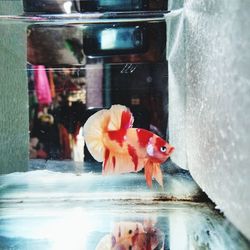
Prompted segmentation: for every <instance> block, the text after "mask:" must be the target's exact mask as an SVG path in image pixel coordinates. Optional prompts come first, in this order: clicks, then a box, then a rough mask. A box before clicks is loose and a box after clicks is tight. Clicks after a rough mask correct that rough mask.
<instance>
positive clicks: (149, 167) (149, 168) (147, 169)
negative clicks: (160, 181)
mask: <svg viewBox="0 0 250 250" xmlns="http://www.w3.org/2000/svg"><path fill="white" fill-rule="evenodd" d="M144 174H145V178H146V183H147V185H148V187H149V188H151V187H152V177H153V163H152V162H151V161H147V162H146V164H145V166H144Z"/></svg>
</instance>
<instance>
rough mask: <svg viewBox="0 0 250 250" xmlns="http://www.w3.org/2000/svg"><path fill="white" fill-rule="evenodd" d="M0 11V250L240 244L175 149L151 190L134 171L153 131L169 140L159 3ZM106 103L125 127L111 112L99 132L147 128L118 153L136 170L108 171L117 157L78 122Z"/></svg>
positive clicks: (151, 147)
mask: <svg viewBox="0 0 250 250" xmlns="http://www.w3.org/2000/svg"><path fill="white" fill-rule="evenodd" d="M0 7H2V10H1V12H0V13H1V15H0V30H1V31H2V38H0V50H1V55H2V62H1V63H0V64H1V66H2V69H1V70H0V71H1V72H2V79H1V84H2V86H1V90H2V94H3V98H2V100H1V101H0V102H1V114H2V117H3V120H2V122H1V123H2V126H1V129H2V131H1V136H0V139H1V151H0V152H1V157H2V159H1V160H0V164H1V174H2V175H1V176H0V249H20V250H26V249H29V250H33V249H34V250H38V249H43V250H45V249H60V250H62V249H70V250H73V249H86V250H92V249H93V250H95V249H96V250H111V249H112V250H115V249H116V250H166V249H171V250H175V249H176V250H182V249H183V250H186V249H249V248H250V244H249V241H248V240H247V239H246V238H245V237H244V236H243V235H242V234H241V233H240V232H239V231H238V230H237V229H236V228H235V227H234V226H233V225H232V224H231V223H230V222H229V221H228V220H227V219H226V218H225V217H224V216H223V215H222V214H221V213H220V212H219V211H218V210H217V209H216V208H215V204H214V203H213V202H212V201H211V200H210V199H209V198H208V197H207V195H206V194H205V193H204V192H203V191H202V190H201V189H200V187H199V186H198V185H197V184H196V183H195V181H194V180H193V178H192V176H191V175H190V173H189V172H188V171H187V170H184V169H182V168H181V167H180V166H177V165H176V164H175V163H174V162H173V161H171V158H170V157H169V156H170V153H171V154H172V153H173V154H174V151H173V152H172V151H171V152H170V151H169V155H168V156H167V158H166V159H165V158H164V159H165V160H166V161H165V162H160V163H161V167H160V169H161V170H160V173H161V175H160V177H159V175H157V174H154V173H151V175H150V179H151V178H152V177H154V178H152V183H149V182H148V179H147V178H148V177H147V173H146V170H145V168H144V165H147V164H146V162H145V161H143V163H142V165H141V168H140V169H137V168H136V166H137V165H136V164H138V166H139V164H140V158H138V157H137V156H136V155H137V153H138V151H140V150H142V149H141V148H143V147H144V148H145V149H144V151H145V152H146V153H147V154H148V157H151V158H153V157H155V155H154V152H155V150H156V146H155V144H153V142H152V143H151V142H150V140H151V139H152V138H153V134H154V135H155V137H154V138H158V137H159V138H162V140H164V141H165V140H166V141H168V140H169V129H168V124H169V119H171V117H169V112H168V110H169V109H168V106H169V97H168V93H169V88H168V83H169V77H168V61H167V43H168V39H169V37H168V32H167V31H168V22H169V20H171V17H172V16H173V14H172V12H171V11H170V10H168V1H164V0H129V1H128V0H124V1H123V0H119V1H118V0H116V1H112V0H93V1H88V0H86V1H82V0H70V1H67V0H60V1H59V0H40V1H31V0H23V2H22V1H6V2H3V3H1V4H0ZM112 105H121V106H123V107H124V108H125V107H126V108H127V109H126V110H127V111H128V112H129V113H126V114H129V118H128V119H130V120H129V122H128V121H127V120H126V118H124V120H125V121H123V118H122V116H123V114H120V113H119V112H118V113H117V112H116V113H115V114H114V117H118V118H117V119H118V122H117V121H114V119H115V118H113V116H111V118H110V120H109V123H108V124H109V125H107V126H111V125H110V124H111V123H114V124H116V123H118V124H120V128H119V129H122V131H123V132H124V131H127V130H128V129H132V126H133V128H135V129H137V130H133V131H136V133H137V136H139V134H140V131H148V132H144V133H145V134H143V136H142V138H139V137H138V138H137V137H135V138H136V140H138V141H140V143H141V144H140V145H141V148H137V147H134V148H132V149H131V148H130V149H129V144H128V146H126V147H128V149H127V148H126V149H125V151H126V152H127V150H128V155H127V156H128V157H129V160H130V162H132V164H134V166H135V169H132V170H131V169H130V170H128V169H127V171H123V172H122V171H120V172H122V173H119V171H118V173H117V172H116V171H113V172H114V173H111V174H109V173H107V174H106V173H105V164H113V165H112V166H113V167H114V169H115V166H117V164H118V165H119V164H122V163H118V160H117V159H118V158H115V157H117V156H116V154H117V152H116V151H114V153H113V158H112V159H111V160H107V159H106V157H107V154H110V152H108V153H107V150H106V151H105V152H101V153H100V154H101V155H102V160H99V161H97V158H98V157H96V155H95V154H94V155H93V152H92V151H91V150H89V149H90V146H89V145H86V138H85V135H86V132H88V131H86V129H85V131H84V126H85V124H86V121H89V119H92V118H91V117H96V116H97V114H104V113H100V112H103V111H102V110H104V109H105V110H110V108H111V107H112ZM130 114H131V115H130ZM103 116H104V115H103ZM112 119H113V120H112ZM120 119H121V121H120ZM101 121H102V120H100V123H101ZM126 122H127V123H128V124H127V123H126ZM132 123H133V124H132ZM124 124H127V125H126V126H127V127H126V126H125V125H124ZM93 126H100V125H98V124H97V125H96V124H95V123H93ZM91 127H92V124H91V125H90V128H91ZM91 129H92V128H91ZM119 129H118V130H119ZM113 130H114V129H113ZM119 131H120V130H119ZM138 131H139V132H138ZM123 132H119V133H118V135H116V136H115V138H116V139H115V140H116V141H117V140H118V143H117V144H115V145H116V146H115V147H117V148H119V147H121V148H122V146H121V145H120V144H119V140H120V139H117V138H118V137H119V136H120V137H121V140H122V143H124V144H125V145H127V144H126V143H127V141H126V140H127V138H128V137H129V135H128V134H126V132H124V133H123ZM96 133H97V135H98V133H99V132H98V131H97V132H96ZM149 133H150V136H148V134H149ZM146 135H147V136H146ZM102 136H103V135H102ZM117 136H118V137H117ZM156 136H157V137H156ZM120 137H119V138H120ZM109 138H110V139H111V140H112V136H111V135H110V137H109ZM133 138H134V137H133ZM145 140H146V142H145ZM152 140H153V139H152ZM143 142H145V143H144V144H145V145H144V146H142V144H143ZM122 143H121V144H122ZM150 143H151V144H150ZM90 144H91V143H90ZM134 145H137V144H134ZM173 147H175V145H173ZM122 149H124V148H122ZM112 150H115V148H113V149H112ZM112 150H110V151H112ZM160 150H162V153H164V152H165V151H166V150H168V148H166V147H165V148H164V147H163V146H161V148H160ZM175 150H181V149H180V148H175ZM144 151H143V152H144ZM131 152H134V153H131ZM127 156H126V157H127ZM124 157H125V156H124ZM151 158H150V159H151ZM147 159H148V158H147ZM102 161H103V162H104V163H102ZM105 161H106V163H105ZM135 162H138V163H135ZM160 163H159V162H158V161H157V164H158V165H157V167H159V166H160ZM123 164H124V165H123V166H124V168H126V166H127V165H126V164H128V163H123ZM143 164H144V165H143ZM111 172H112V171H111ZM145 177H146V179H145ZM149 184H150V185H149Z"/></svg>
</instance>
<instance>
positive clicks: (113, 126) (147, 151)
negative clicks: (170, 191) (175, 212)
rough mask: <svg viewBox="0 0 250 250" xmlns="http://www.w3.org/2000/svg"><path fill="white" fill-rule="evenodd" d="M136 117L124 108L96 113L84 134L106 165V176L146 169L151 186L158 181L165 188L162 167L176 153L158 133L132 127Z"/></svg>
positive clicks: (104, 169) (100, 160) (87, 143)
mask: <svg viewBox="0 0 250 250" xmlns="http://www.w3.org/2000/svg"><path fill="white" fill-rule="evenodd" d="M133 122H134V118H133V115H132V113H131V112H130V110H129V109H128V108H127V107H125V106H122V105H113V106H112V107H111V108H110V109H108V110H107V109H103V110H100V111H98V112H96V113H95V114H94V115H92V116H91V117H89V118H88V120H87V121H86V123H85V125H84V128H83V134H84V139H85V142H86V145H87V148H88V150H89V152H90V153H91V155H92V156H93V157H94V159H95V160H96V161H98V162H102V163H103V164H102V168H103V173H104V174H107V173H129V172H138V171H140V170H142V169H143V168H144V174H145V178H146V182H147V185H148V186H149V187H151V186H152V178H154V179H155V180H156V181H157V182H158V183H159V184H160V185H161V186H163V176H162V172H161V168H160V165H161V163H163V162H165V161H166V160H167V159H168V158H169V156H170V155H171V153H172V152H173V150H174V147H172V146H171V145H170V144H168V143H167V142H166V141H165V140H163V139H162V138H161V137H159V136H157V135H155V134H154V133H152V132H150V131H148V130H145V129H141V128H132V126H133Z"/></svg>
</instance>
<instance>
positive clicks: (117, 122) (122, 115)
mask: <svg viewBox="0 0 250 250" xmlns="http://www.w3.org/2000/svg"><path fill="white" fill-rule="evenodd" d="M109 114H110V122H109V124H108V131H115V130H120V129H128V128H131V127H132V126H133V122H134V117H133V115H132V113H131V112H130V110H129V109H128V108H127V107H125V106H122V105H119V104H117V105H113V106H112V107H111V108H110V110H109Z"/></svg>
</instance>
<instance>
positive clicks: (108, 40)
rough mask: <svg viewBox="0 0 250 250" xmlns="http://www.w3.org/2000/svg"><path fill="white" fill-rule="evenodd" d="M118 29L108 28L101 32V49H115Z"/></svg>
mask: <svg viewBox="0 0 250 250" xmlns="http://www.w3.org/2000/svg"><path fill="white" fill-rule="evenodd" d="M116 36H117V31H116V30H115V29H107V30H103V31H102V32H101V49H113V48H114V47H115V43H116Z"/></svg>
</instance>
